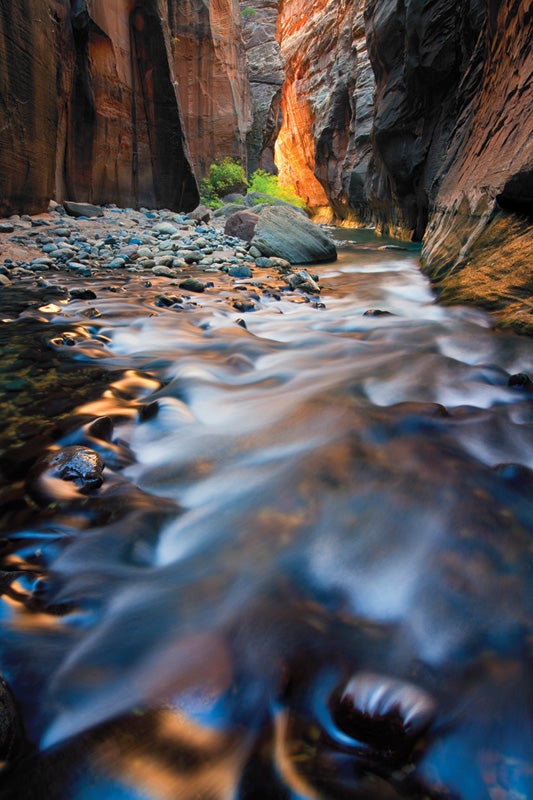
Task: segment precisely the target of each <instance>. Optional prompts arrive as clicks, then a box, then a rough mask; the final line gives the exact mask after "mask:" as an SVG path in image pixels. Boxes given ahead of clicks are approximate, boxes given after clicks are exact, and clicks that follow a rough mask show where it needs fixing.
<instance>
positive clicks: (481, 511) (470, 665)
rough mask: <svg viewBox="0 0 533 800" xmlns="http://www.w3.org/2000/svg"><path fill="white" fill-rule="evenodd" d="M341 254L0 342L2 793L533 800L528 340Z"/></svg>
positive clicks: (344, 236) (353, 238)
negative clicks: (258, 287) (252, 281)
mask: <svg viewBox="0 0 533 800" xmlns="http://www.w3.org/2000/svg"><path fill="white" fill-rule="evenodd" d="M334 235H335V237H336V238H337V240H338V249H339V259H338V261H337V262H335V263H332V264H324V265H320V266H318V267H316V268H312V269H311V270H310V271H312V272H316V274H317V275H318V276H319V281H320V286H321V293H320V296H312V297H310V296H306V295H305V294H303V293H300V294H299V295H297V294H296V293H289V294H284V293H283V292H282V293H278V294H276V292H271V293H270V294H269V293H263V294H258V296H257V298H256V302H255V310H254V311H253V312H252V311H250V312H247V311H246V309H244V312H242V313H239V312H237V311H235V310H234V309H228V306H227V304H226V303H225V302H224V297H223V294H222V293H220V292H219V293H217V292H216V291H215V292H211V293H209V292H206V293H205V294H202V295H198V297H196V298H195V300H194V302H191V303H190V304H189V306H188V307H187V306H182V307H180V308H175V307H174V308H162V307H159V306H156V305H154V302H153V294H152V295H150V294H149V289H148V288H144V289H143V286H142V284H141V283H140V282H138V284H135V282H133V283H132V284H131V286H130V288H129V289H128V291H124V287H123V286H122V285H121V284H120V282H119V284H118V286H117V285H114V286H110V287H109V286H107V287H105V288H106V289H107V291H106V292H104V291H103V290H102V292H101V293H100V294H99V296H98V301H97V306H98V314H96V313H95V314H94V315H93V318H91V314H90V313H89V314H88V313H87V303H86V302H85V304H84V301H83V300H79V301H77V303H76V302H74V303H71V304H70V305H69V309H68V314H67V315H65V308H64V307H61V303H58V304H57V306H54V305H53V302H52V305H50V306H49V307H45V308H44V310H43V308H41V309H40V311H39V312H35V313H33V312H31V313H27V314H22V315H20V318H18V319H17V320H16V321H12V322H9V324H8V325H7V328H6V330H5V332H4V333H1V335H2V336H3V337H5V338H3V339H2V347H3V349H4V353H5V355H4V357H3V360H4V370H5V371H4V373H2V375H3V377H2V380H3V381H4V383H6V384H9V385H8V387H7V388H8V390H9V391H8V396H9V398H11V399H10V400H9V403H6V404H5V405H4V409H5V410H4V412H3V414H4V422H5V429H4V433H3V434H2V437H3V438H2V443H3V446H4V455H3V456H2V469H3V472H4V476H5V478H4V484H5V485H4V490H3V491H4V493H3V496H2V498H3V530H4V534H3V539H2V542H1V544H2V560H1V562H0V570H1V571H0V577H1V580H2V590H3V595H2V598H1V606H0V625H1V628H2V634H1V635H2V655H1V660H0V665H1V670H2V674H3V675H4V677H5V679H6V680H7V681H8V683H9V685H10V686H11V688H12V690H13V693H14V696H15V698H16V701H17V704H18V706H19V708H20V712H21V715H22V719H23V724H24V731H25V737H24V738H25V741H26V744H25V745H24V747H25V751H24V755H23V756H22V757H21V758H20V759H19V761H18V762H16V763H15V765H14V766H13V767H12V769H10V770H8V771H7V772H6V773H5V774H4V776H3V778H2V793H1V796H2V797H9V798H16V799H17V800H18V799H19V798H39V800H41V799H42V798H50V800H96V798H98V800H143V799H144V800H179V799H181V798H182V799H183V800H233V799H235V800H237V799H238V800H245V799H246V798H250V800H262V799H263V798H264V799H265V800H266V799H267V798H270V799H271V800H289V799H290V800H304V799H305V800H307V799H308V798H309V799H314V798H318V799H320V800H322V799H325V800H339V799H344V798H346V799H347V800H350V799H351V798H354V799H355V800H394V799H395V798H410V799H411V800H422V798H462V800H488V799H490V800H531V798H533V756H532V754H533V689H532V686H533V682H532V681H531V668H532V653H531V646H532V641H533V639H532V629H531V620H532V615H533V607H532V606H533V597H532V593H533V589H532V550H533V547H532V544H533V539H532V534H533V471H532V469H533V426H532V422H533V413H532V398H533V394H532V393H531V391H530V389H531V385H530V384H528V381H527V378H526V375H527V373H529V375H530V376H531V375H532V374H533V346H532V342H531V340H530V339H526V338H522V337H519V336H516V335H514V334H511V333H506V332H495V331H493V330H492V329H491V325H490V321H489V319H488V317H487V316H486V315H485V314H484V313H482V312H480V311H477V310H474V309H471V308H466V307H459V306H457V307H449V308H445V307H442V306H439V305H438V304H436V302H435V297H434V295H433V294H432V291H431V289H430V287H429V284H428V282H427V281H426V279H425V278H424V276H423V275H422V274H421V273H420V271H419V268H418V252H417V251H416V249H413V248H409V246H405V247H404V248H402V247H398V246H395V244H394V243H393V242H391V241H387V240H383V239H379V238H377V237H376V236H374V235H373V234H372V233H370V232H365V231H352V232H347V231H340V230H339V231H336V232H335V234H334ZM397 244H398V243H396V245H397ZM145 286H147V285H146V284H145ZM215 288H216V287H215ZM365 312H367V313H365ZM368 312H370V313H368ZM100 314H101V316H99V315H100ZM239 317H241V318H242V319H241V320H239ZM4 327H5V326H4ZM10 358H11V359H12V360H13V359H14V361H13V364H11V362H10V361H9V359H10ZM43 359H44V360H43ZM6 364H7V367H6ZM24 370H26V371H24ZM28 370H29V372H28ZM28 375H31V376H33V377H32V380H31V382H30V381H29V379H28V377H27V376H28ZM10 404H11V405H10ZM36 420H37V422H36ZM75 446H78V447H80V446H84V447H88V448H90V449H91V450H94V451H96V452H98V453H99V454H100V455H101V457H102V458H103V459H104V461H105V464H106V467H105V470H104V472H103V483H102V484H101V486H99V485H98V486H97V485H95V487H94V488H93V489H91V490H89V491H87V490H84V491H83V492H80V491H78V490H77V489H76V485H75V483H73V482H72V481H70V482H69V481H65V480H60V479H58V478H54V477H50V475H49V474H48V473H47V464H48V466H49V462H46V459H45V461H41V462H37V466H34V462H35V460H36V458H37V457H38V456H39V458H41V457H42V454H43V453H45V454H46V453H50V452H52V453H54V452H57V449H56V450H54V448H69V447H70V448H72V447H75ZM39 463H41V467H39ZM21 737H22V734H21Z"/></svg>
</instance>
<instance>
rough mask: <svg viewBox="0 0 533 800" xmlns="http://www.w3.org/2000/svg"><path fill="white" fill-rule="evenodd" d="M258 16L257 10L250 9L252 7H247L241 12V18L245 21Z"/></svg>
mask: <svg viewBox="0 0 533 800" xmlns="http://www.w3.org/2000/svg"><path fill="white" fill-rule="evenodd" d="M256 14H257V10H256V9H255V8H250V6H245V7H244V8H243V9H242V10H241V17H244V18H245V19H246V17H255V15H256Z"/></svg>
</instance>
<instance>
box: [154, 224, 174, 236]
mask: <svg viewBox="0 0 533 800" xmlns="http://www.w3.org/2000/svg"><path fill="white" fill-rule="evenodd" d="M153 230H154V231H155V232H156V233H164V234H167V235H169V236H171V235H172V234H173V233H177V232H178V229H177V228H176V227H175V226H174V225H172V223H170V222H158V223H157V225H154V227H153Z"/></svg>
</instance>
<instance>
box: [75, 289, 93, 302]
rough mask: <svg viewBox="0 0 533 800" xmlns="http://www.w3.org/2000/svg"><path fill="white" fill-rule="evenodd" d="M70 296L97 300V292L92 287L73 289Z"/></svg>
mask: <svg viewBox="0 0 533 800" xmlns="http://www.w3.org/2000/svg"><path fill="white" fill-rule="evenodd" d="M70 296H71V297H72V298H74V299H75V300H95V299H96V294H95V292H93V290H92V289H71V290H70Z"/></svg>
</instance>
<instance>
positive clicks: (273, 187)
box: [248, 169, 305, 208]
mask: <svg viewBox="0 0 533 800" xmlns="http://www.w3.org/2000/svg"><path fill="white" fill-rule="evenodd" d="M248 191H250V192H261V193H262V194H268V195H270V197H276V198H277V199H278V200H284V201H285V202H286V203H290V204H291V205H293V206H297V207H298V208H305V203H304V201H303V200H302V198H301V197H298V195H297V194H296V192H295V191H294V189H291V188H290V187H288V186H281V185H280V183H279V180H278V176H277V175H271V174H270V172H265V171H264V170H262V169H258V170H256V172H254V174H253V175H252V178H251V182H250V186H249V189H248ZM258 202H259V203H262V202H263V200H258Z"/></svg>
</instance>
